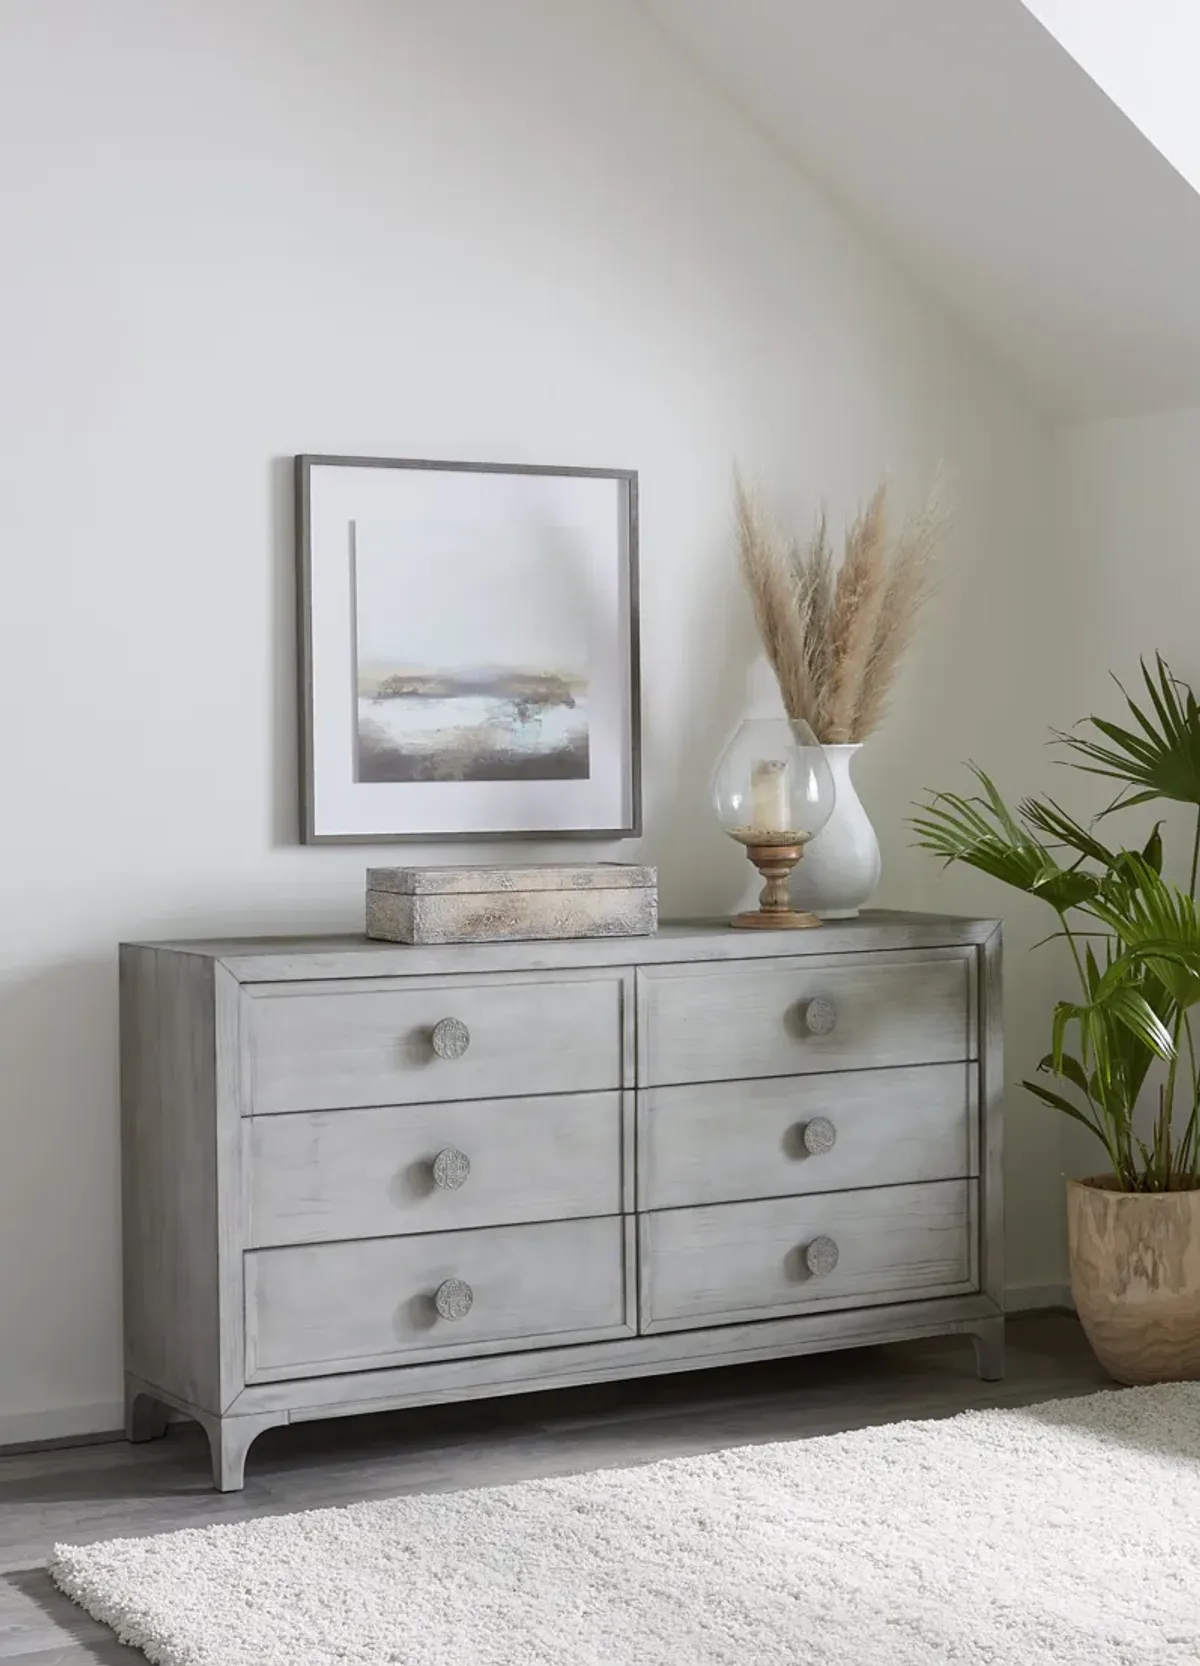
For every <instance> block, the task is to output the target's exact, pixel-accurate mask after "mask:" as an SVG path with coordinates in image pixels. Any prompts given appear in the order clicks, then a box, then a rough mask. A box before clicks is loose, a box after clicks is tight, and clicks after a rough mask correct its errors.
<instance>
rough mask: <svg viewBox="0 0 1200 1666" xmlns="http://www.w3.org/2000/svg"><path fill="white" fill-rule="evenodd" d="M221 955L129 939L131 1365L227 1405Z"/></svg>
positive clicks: (137, 1372) (217, 1405) (124, 1022)
mask: <svg viewBox="0 0 1200 1666" xmlns="http://www.w3.org/2000/svg"><path fill="white" fill-rule="evenodd" d="M213 974H214V964H213V962H212V961H210V960H205V959H202V958H201V957H199V956H194V955H187V954H175V953H171V952H170V951H163V950H155V949H144V948H135V947H131V946H128V945H125V946H123V947H122V950H121V963H120V980H121V1192H122V1202H121V1208H122V1231H123V1238H124V1252H125V1253H124V1307H125V1367H126V1370H127V1371H129V1372H130V1373H132V1374H133V1375H134V1376H136V1377H138V1378H140V1379H141V1380H142V1381H143V1382H145V1383H146V1384H148V1385H150V1386H151V1387H159V1388H163V1389H165V1390H167V1391H168V1392H170V1393H172V1394H174V1395H176V1396H177V1397H179V1398H180V1399H182V1400H185V1401H187V1402H188V1403H190V1404H192V1405H196V1406H199V1407H202V1408H204V1409H206V1410H212V1411H216V1410H220V1409H221V1406H222V1403H223V1402H222V1388H221V1382H220V1376H221V1350H220V1318H219V1312H220V1295H219V1259H218V1205H217V1185H218V1163H217V1135H216V1103H215V1076H216V1070H215V1064H216V1044H215V1033H214V1021H213V1020H214V1015H213V1006H214V999H213V991H214V976H213Z"/></svg>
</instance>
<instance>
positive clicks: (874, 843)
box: [792, 743, 882, 920]
mask: <svg viewBox="0 0 1200 1666" xmlns="http://www.w3.org/2000/svg"><path fill="white" fill-rule="evenodd" d="M858 750H859V746H858V744H857V743H855V744H854V745H850V746H827V747H826V748H825V755H826V757H827V758H828V759H829V767H830V769H831V770H832V771H833V782H834V786H835V788H836V790H837V799H836V802H835V804H834V806H833V814H832V816H830V818H829V820H828V821H827V822H826V823H825V826H824V827H823V828H822V829H821V831H820V832H819V833H818V834H817V836H816V838H815V839H814V840H813V841H812V843H811V844H809V845H806V846H805V847H804V858H803V860H802V861H801V862H800V864H799V866H798V867H797V869H796V872H795V876H794V878H793V880H792V906H793V908H806V909H808V910H809V911H810V912H811V913H813V914H819V915H820V916H821V918H822V919H823V920H852V919H853V918H854V916H855V915H856V914H857V913H858V911H859V909H860V908H862V906H863V905H864V903H867V902H869V901H870V899H871V898H872V896H874V894H875V888H876V886H877V885H878V884H879V875H880V872H881V871H882V863H881V861H880V856H879V840H878V839H877V838H876V837H875V829H874V828H873V827H872V826H871V823H870V820H869V818H868V816H867V812H866V811H865V810H864V809H863V806H862V800H861V799H860V798H859V796H858V793H857V792H856V791H855V788H854V781H853V780H852V778H851V775H850V765H851V762H852V761H853V758H854V754H855V753H856V752H857V751H858Z"/></svg>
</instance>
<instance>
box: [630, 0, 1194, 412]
mask: <svg viewBox="0 0 1200 1666" xmlns="http://www.w3.org/2000/svg"><path fill="white" fill-rule="evenodd" d="M643 5H644V9H645V11H646V12H647V13H648V14H649V15H650V16H652V17H653V18H654V19H656V20H657V22H658V23H659V25H660V26H661V27H662V28H663V29H664V30H665V31H666V32H667V33H668V34H669V35H670V36H671V37H672V38H673V39H674V41H675V43H676V45H677V46H678V47H679V48H680V49H681V50H682V51H683V52H684V53H685V54H686V55H687V56H689V57H690V58H691V59H692V60H693V61H694V63H695V64H696V65H697V66H698V67H699V68H700V69H702V70H703V71H704V72H705V73H706V74H707V75H708V76H709V77H710V78H711V80H712V81H713V82H715V83H716V84H717V85H718V86H719V87H720V88H721V89H722V90H723V91H724V93H725V94H726V95H727V96H728V97H729V98H730V99H731V100H732V101H733V102H734V103H735V104H736V105H738V106H739V108H740V109H741V110H742V111H743V113H744V114H745V115H747V116H748V117H749V118H750V119H752V120H753V121H754V122H756V123H757V124H758V125H759V126H760V128H762V129H763V130H764V131H765V132H766V133H768V134H769V135H770V136H771V137H772V138H773V139H774V141H775V142H776V143H777V144H778V145H779V147H780V148H781V149H782V150H783V151H785V152H786V153H787V155H788V156H789V157H790V158H791V159H792V160H794V161H795V163H796V164H797V166H798V167H800V168H801V169H802V170H803V171H804V172H805V173H807V174H808V175H809V176H810V177H811V178H812V179H813V180H814V181H815V182H816V183H817V184H818V185H819V186H821V187H823V188H824V189H825V190H826V192H827V193H828V194H829V195H830V196H831V197H832V198H834V199H835V200H836V201H837V202H838V203H839V204H840V205H841V207H842V208H843V210H844V211H845V212H847V213H848V214H849V216H850V217H851V218H853V219H854V220H856V221H857V222H858V223H859V225H860V226H861V227H863V229H865V230H866V231H868V232H869V233H870V234H871V235H873V236H874V238H875V239H876V241H877V242H879V243H882V244H883V245H884V246H885V247H886V248H888V249H889V250H890V251H891V253H892V254H893V256H894V257H895V258H896V260H897V261H898V263H899V264H901V265H902V266H904V267H905V268H907V269H908V271H909V272H910V274H911V275H912V276H913V277H914V278H915V279H916V280H917V281H918V282H920V283H921V285H922V286H923V287H924V288H925V289H926V290H927V291H930V292H932V293H934V294H935V295H937V296H938V297H939V298H940V299H941V300H942V301H943V302H944V303H945V305H946V306H947V307H948V308H949V309H951V310H952V311H954V312H955V313H957V314H958V315H959V317H960V318H961V319H962V321H963V322H964V323H965V324H966V326H967V327H968V329H969V330H970V331H971V332H972V333H974V334H975V335H976V336H977V337H978V338H979V339H980V340H981V341H982V342H983V343H984V344H985V345H986V346H987V347H988V349H989V350H990V352H991V354H992V357H993V358H994V359H996V360H998V361H1001V362H1003V363H1004V364H1006V365H1007V366H1008V367H1009V368H1010V370H1011V371H1012V373H1013V374H1014V375H1015V377H1016V378H1017V379H1018V380H1019V382H1020V383H1021V384H1023V385H1024V387H1025V388H1026V389H1027V390H1028V392H1029V393H1030V394H1031V396H1032V397H1033V398H1034V399H1035V400H1036V401H1037V402H1038V403H1039V404H1041V405H1042V406H1043V407H1044V408H1045V409H1047V410H1049V411H1051V412H1053V413H1055V414H1058V415H1060V416H1064V417H1094V416H1104V415H1123V414H1127V413H1130V412H1134V411H1144V410H1152V409H1161V408H1164V407H1168V406H1172V405H1183V404H1188V403H1191V402H1194V401H1197V400H1200V197H1198V196H1197V194H1196V192H1195V191H1193V189H1192V187H1191V186H1190V185H1189V184H1187V183H1186V181H1185V180H1184V179H1183V178H1182V177H1181V176H1180V175H1179V174H1178V173H1177V172H1176V171H1175V170H1174V169H1173V168H1172V167H1171V166H1170V164H1169V163H1168V162H1167V161H1166V160H1165V159H1164V158H1163V156H1162V155H1161V154H1160V153H1159V152H1158V151H1157V150H1156V149H1155V148H1154V146H1153V145H1152V144H1150V143H1149V141H1148V140H1147V139H1146V138H1145V137H1144V136H1143V135H1142V133H1141V132H1139V130H1138V129H1137V128H1136V127H1134V126H1133V124H1132V123H1131V122H1130V121H1128V120H1127V119H1126V117H1125V116H1124V115H1123V114H1122V113H1121V111H1120V110H1119V109H1118V108H1117V106H1116V105H1115V104H1114V103H1113V102H1112V101H1111V100H1110V99H1109V97H1108V96H1107V95H1106V94H1105V93H1104V92H1102V91H1101V89H1100V88H1099V87H1098V86H1097V85H1096V83H1095V82H1094V81H1092V80H1091V79H1090V78H1089V76H1088V75H1087V74H1086V72H1085V71H1084V70H1083V69H1082V68H1081V67H1080V66H1079V64H1078V63H1076V61H1075V60H1074V59H1073V58H1072V57H1071V56H1070V55H1069V54H1068V53H1067V52H1066V51H1065V50H1064V49H1063V48H1062V47H1061V46H1060V45H1059V44H1058V42H1057V41H1056V40H1055V39H1054V38H1053V36H1052V35H1050V34H1049V33H1048V32H1047V31H1046V30H1045V29H1044V28H1043V27H1042V25H1041V24H1040V23H1039V22H1038V21H1037V19H1036V18H1035V17H1033V16H1032V15H1031V13H1030V12H1029V11H1027V10H1026V8H1025V6H1024V5H1023V4H1022V3H1021V0H643Z"/></svg>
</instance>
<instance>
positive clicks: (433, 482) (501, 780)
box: [296, 456, 641, 844]
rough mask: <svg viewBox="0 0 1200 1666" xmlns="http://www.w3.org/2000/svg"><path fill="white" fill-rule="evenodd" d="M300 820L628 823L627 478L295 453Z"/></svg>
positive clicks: (468, 830) (424, 832) (309, 831)
mask: <svg viewBox="0 0 1200 1666" xmlns="http://www.w3.org/2000/svg"><path fill="white" fill-rule="evenodd" d="M296 541H297V562H298V574H299V598H300V607H299V635H300V644H299V646H300V655H299V659H300V713H301V742H302V744H301V768H300V775H301V797H302V829H303V838H304V841H305V842H306V843H310V844H311V843H318V842H322V841H328V842H335V841H336V842H348V841H352V840H362V841H373V842H388V841H396V840H418V839H426V840H441V839H498V838H506V839H507V838H572V837H574V838H589V839H605V838H621V837H626V836H631V835H634V834H637V833H639V832H640V831H641V789H640V758H639V752H640V747H639V709H638V700H639V696H638V610H637V475H636V473H635V472H633V471H632V470H625V469H570V468H545V467H540V466H532V465H521V464H515V465H512V466H506V465H503V464H493V463H441V462H412V461H406V460H397V459H391V458H378V457H315V456H302V457H297V458H296Z"/></svg>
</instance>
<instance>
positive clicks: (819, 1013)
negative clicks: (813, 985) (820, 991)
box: [804, 995, 837, 1035]
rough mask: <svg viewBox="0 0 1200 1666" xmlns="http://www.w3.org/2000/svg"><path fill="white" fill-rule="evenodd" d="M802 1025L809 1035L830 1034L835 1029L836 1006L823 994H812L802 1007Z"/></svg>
mask: <svg viewBox="0 0 1200 1666" xmlns="http://www.w3.org/2000/svg"><path fill="white" fill-rule="evenodd" d="M804 1027H805V1029H806V1030H807V1031H808V1033H809V1035H832V1033H833V1031H834V1030H836V1029H837V1008H836V1007H835V1006H834V1004H833V1002H832V1001H828V1000H826V998H825V996H824V995H814V996H813V998H812V1000H811V1001H809V1003H808V1005H807V1006H806V1007H805V1009H804Z"/></svg>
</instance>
